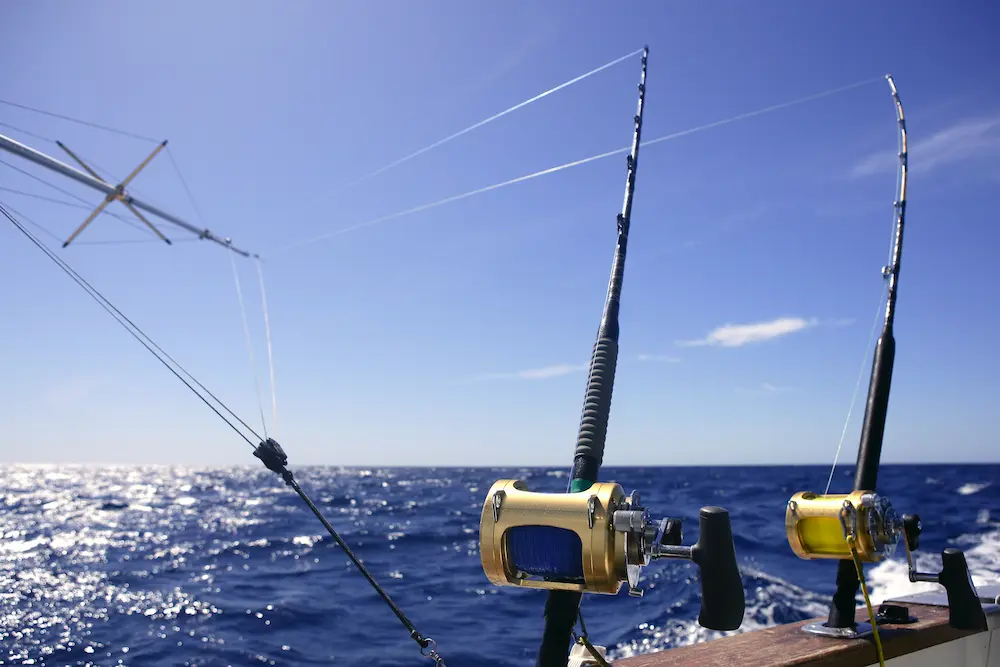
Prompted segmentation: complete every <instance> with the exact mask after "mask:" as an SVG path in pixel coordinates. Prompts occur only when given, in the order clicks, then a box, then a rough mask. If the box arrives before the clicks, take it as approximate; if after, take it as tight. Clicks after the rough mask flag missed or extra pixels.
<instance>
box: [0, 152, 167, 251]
mask: <svg viewBox="0 0 1000 667" xmlns="http://www.w3.org/2000/svg"><path fill="white" fill-rule="evenodd" d="M0 164H2V165H4V166H7V167H10V168H11V169H13V170H14V171H16V172H20V173H21V174H24V175H25V176H27V177H28V178H32V179H34V180H36V181H38V182H39V183H41V184H42V185H47V186H49V187H50V188H52V189H53V190H55V191H56V192H61V193H62V194H64V195H66V196H67V197H72V198H73V199H75V200H77V201H78V202H81V203H82V204H85V205H84V206H80V208H83V209H87V210H92V209H93V208H94V205H93V204H92V203H90V202H88V201H87V200H86V199H84V198H83V197H81V196H80V195H78V194H75V193H73V192H70V191H69V190H66V189H65V188H61V187H59V186H58V185H56V184H55V183H50V182H49V181H46V180H45V179H44V178H42V177H41V176H36V175H35V174H32V173H31V172H30V171H27V170H25V169H21V168H20V167H17V166H14V165H12V164H11V163H9V162H7V161H6V160H0ZM4 189H7V188H4ZM25 194H26V193H25ZM28 196H31V197H39V195H28ZM59 203H62V204H64V205H69V202H59ZM101 215H107V216H111V217H112V218H114V219H115V220H120V221H121V222H124V223H125V224H126V225H128V226H129V227H132V228H133V229H136V230H138V231H140V232H143V233H145V234H150V235H153V232H151V231H149V230H148V229H146V228H145V227H142V226H140V225H138V224H137V223H135V222H133V221H132V220H129V219H128V218H125V217H122V216H120V215H118V214H117V213H114V212H113V211H107V210H105V211H102V212H101Z"/></svg>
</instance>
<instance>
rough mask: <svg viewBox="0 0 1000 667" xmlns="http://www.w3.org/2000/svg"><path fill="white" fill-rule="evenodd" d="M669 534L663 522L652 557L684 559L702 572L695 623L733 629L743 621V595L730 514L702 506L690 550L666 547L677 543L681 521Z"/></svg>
mask: <svg viewBox="0 0 1000 667" xmlns="http://www.w3.org/2000/svg"><path fill="white" fill-rule="evenodd" d="M674 523H675V524H676V529H673V531H675V532H673V531H672V532H670V533H668V526H669V522H668V521H667V520H665V521H664V529H663V533H662V534H661V537H660V539H659V540H658V541H657V542H656V543H655V544H653V545H652V557H653V558H654V559H657V558H685V559H688V560H691V561H693V562H694V563H695V564H696V565H697V566H698V568H699V569H700V570H701V611H700V612H699V614H698V623H699V624H700V625H701V626H702V627H705V628H708V629H710V630H736V629H737V628H739V627H740V624H741V623H742V622H743V613H744V610H745V606H746V595H745V593H744V592H743V580H742V579H741V578H740V570H739V567H737V565H736V548H735V546H734V545H733V531H732V527H731V526H730V523H729V512H728V511H727V510H725V509H723V508H722V507H702V508H701V512H700V513H699V525H700V534H699V535H698V541H697V542H696V543H695V544H694V546H691V547H684V546H675V545H669V544H665V541H666V540H670V541H673V540H676V541H677V542H679V541H680V539H679V538H680V525H679V524H680V522H679V521H678V522H674Z"/></svg>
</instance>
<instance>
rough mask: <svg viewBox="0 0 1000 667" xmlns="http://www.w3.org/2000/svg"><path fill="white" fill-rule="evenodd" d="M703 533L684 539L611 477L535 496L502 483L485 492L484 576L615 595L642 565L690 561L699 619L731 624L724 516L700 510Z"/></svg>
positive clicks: (734, 598)
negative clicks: (698, 586) (695, 570)
mask: <svg viewBox="0 0 1000 667" xmlns="http://www.w3.org/2000/svg"><path fill="white" fill-rule="evenodd" d="M700 527H701V534H700V535H699V538H698V542H697V543H696V544H695V545H693V546H689V547H687V546H682V545H681V521H680V519H666V518H664V519H660V520H659V521H655V520H652V519H651V518H650V515H649V511H648V510H647V509H646V508H644V507H642V506H641V505H640V502H639V496H638V494H637V493H635V492H633V493H632V494H631V495H629V496H626V495H625V491H624V490H623V489H622V487H621V486H620V485H618V484H616V483H614V482H598V483H595V484H593V485H592V486H591V487H590V488H588V489H586V490H584V491H576V492H573V493H538V492H533V491H529V490H528V488H527V486H526V485H525V483H524V482H522V481H518V480H511V479H502V480H500V481H498V482H496V483H495V484H494V485H493V486H492V487H491V488H490V490H489V493H488V494H487V495H486V500H485V502H484V503H483V513H482V518H481V520H480V523H479V550H480V556H481V558H482V563H483V571H484V572H485V574H486V577H487V578H488V579H489V580H490V581H491V582H492V583H493V584H495V585H497V586H523V587H528V588H541V589H550V590H552V589H555V590H571V591H579V592H581V593H602V594H605V595H614V594H617V593H618V592H619V591H620V590H621V587H622V585H623V584H626V583H627V584H628V591H629V595H632V596H636V597H640V596H641V595H642V590H641V589H640V588H639V577H640V574H641V571H642V568H643V567H645V566H646V565H648V564H649V563H650V562H651V561H653V560H657V559H660V558H680V559H688V560H691V561H694V562H695V563H696V564H697V565H698V566H699V567H700V568H701V572H702V576H701V581H702V607H701V614H700V615H699V617H698V621H699V623H701V625H703V626H705V627H707V628H711V629H715V630H735V629H736V628H738V627H739V626H740V623H741V622H742V620H743V611H744V594H743V584H742V581H741V579H740V573H739V569H738V568H737V565H736V552H735V549H734V546H733V534H732V528H731V527H730V524H729V512H727V511H726V510H725V509H723V508H721V507H703V508H702V509H701V512H700Z"/></svg>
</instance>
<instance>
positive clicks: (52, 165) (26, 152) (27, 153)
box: [0, 134, 251, 257]
mask: <svg viewBox="0 0 1000 667" xmlns="http://www.w3.org/2000/svg"><path fill="white" fill-rule="evenodd" d="M56 143H57V144H58V145H59V147H60V148H62V149H63V150H64V151H66V153H67V154H68V155H69V156H70V157H71V158H72V159H73V160H74V161H76V162H77V163H78V164H79V165H80V166H81V167H83V169H84V170H86V173H84V172H82V171H80V170H78V169H75V168H73V167H71V166H69V165H68V164H65V163H63V162H60V161H59V160H57V159H55V158H53V157H50V156H48V155H46V154H45V153H42V152H40V151H37V150H35V149H34V148H31V147H29V146H25V145H24V144H22V143H21V142H19V141H15V140H14V139H11V138H10V137H7V136H4V135H2V134H0V149H2V150H5V151H7V152H9V153H12V154H14V155H16V156H18V157H22V158H24V159H26V160H30V161H31V162H34V163H35V164H37V165H41V166H42V167H45V168H46V169H49V170H51V171H54V172H56V173H57V174H61V175H62V176H65V177H67V178H71V179H73V180H74V181H76V182H77V183H81V184H83V185H86V186H87V187H89V188H92V189H94V190H97V191H98V192H101V193H103V194H104V201H103V202H101V204H100V205H98V207H97V208H96V209H94V212H93V213H91V214H90V216H88V217H87V219H86V220H84V222H83V224H81V225H80V226H79V227H78V228H77V229H76V231H74V232H73V234H72V235H70V237H69V238H68V239H67V240H66V242H65V243H63V247H64V248H65V247H66V246H68V245H69V244H70V243H71V242H72V241H73V240H74V239H75V238H76V237H77V236H79V234H80V232H82V231H83V230H84V228H86V227H87V225H89V224H90V223H91V222H93V220H94V219H95V218H96V217H97V216H98V215H99V214H100V213H101V211H103V210H104V209H105V207H107V205H108V204H110V203H111V202H114V201H120V202H121V203H122V204H123V205H124V206H125V207H126V208H128V209H129V210H130V211H131V212H132V213H133V214H134V215H135V216H136V217H137V218H139V220H140V221H141V222H143V223H144V224H145V225H146V226H148V227H149V228H150V229H152V230H153V232H154V233H155V234H156V235H157V236H158V237H160V239H162V240H163V241H165V242H166V243H168V244H169V243H170V241H169V239H167V237H166V236H164V235H163V234H162V233H161V232H160V230H158V229H157V228H156V227H155V226H154V225H153V224H152V223H151V222H150V221H149V220H147V219H146V218H145V217H144V216H143V215H142V214H141V213H140V212H139V210H142V211H145V212H147V213H150V214H152V215H154V216H156V217H158V218H160V219H162V220H165V221H166V222H169V223H171V224H173V225H176V226H178V227H180V228H182V229H184V230H187V231H189V232H191V233H192V234H196V235H197V236H198V238H202V239H208V240H209V241H214V242H215V243H218V244H219V245H221V246H223V247H225V248H227V249H229V250H232V251H233V252H235V253H237V254H239V255H242V256H244V257H250V256H251V254H250V253H249V252H247V251H246V250H240V249H239V248H236V247H235V246H233V245H232V243H231V242H230V241H229V240H228V239H223V238H220V237H218V236H216V235H215V234H213V233H212V232H211V231H209V230H207V229H202V228H199V227H196V226H195V225H192V224H191V223H189V222H186V221H184V220H182V219H181V218H178V217H177V216H175V215H172V214H170V213H167V212H166V211H163V210H161V209H159V208H157V207H155V206H153V205H152V204H147V203H146V202H144V201H142V200H139V199H136V198H135V197H133V196H132V195H130V194H129V193H128V192H126V190H125V186H127V185H128V184H129V183H130V182H131V181H132V180H133V179H134V178H135V177H136V176H138V175H139V173H140V172H141V171H142V170H143V169H145V168H146V166H147V165H148V164H149V163H150V162H151V161H152V159H153V158H154V157H156V155H157V154H158V153H159V152H160V151H161V150H163V148H164V147H165V146H166V145H167V142H166V141H163V142H162V143H160V144H159V145H158V146H157V147H156V148H155V149H154V150H153V152H152V153H150V154H149V156H148V157H147V158H146V159H145V160H143V161H142V162H141V163H140V164H139V166H138V167H136V168H135V169H133V170H132V173H130V174H129V175H128V176H127V177H126V178H125V179H124V180H123V181H122V182H121V183H119V184H118V185H111V184H110V183H108V182H107V181H105V180H104V179H102V178H101V177H100V176H98V175H97V173H96V172H95V171H94V170H93V169H91V168H90V167H88V166H87V165H86V164H84V162H83V161H82V160H81V159H80V158H79V157H77V156H76V155H75V154H74V153H73V152H72V151H71V150H70V149H68V148H67V147H66V146H65V145H64V144H63V143H62V142H56Z"/></svg>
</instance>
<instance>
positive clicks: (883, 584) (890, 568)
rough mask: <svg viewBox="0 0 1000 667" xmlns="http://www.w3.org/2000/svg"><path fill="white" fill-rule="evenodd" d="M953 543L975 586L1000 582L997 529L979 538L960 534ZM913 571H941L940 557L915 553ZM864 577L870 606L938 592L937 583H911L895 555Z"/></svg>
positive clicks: (999, 547) (901, 561) (999, 549)
mask: <svg viewBox="0 0 1000 667" xmlns="http://www.w3.org/2000/svg"><path fill="white" fill-rule="evenodd" d="M956 542H958V546H959V547H960V548H961V549H962V550H963V551H964V552H965V560H966V562H967V563H968V564H969V572H970V573H971V574H972V582H973V583H974V584H975V585H976V586H983V585H985V584H995V583H998V582H1000V529H996V530H991V531H989V532H986V533H981V534H979V535H964V536H962V537H960V538H958V539H957V540H956ZM898 553H899V552H897V554H898ZM917 569H918V570H920V571H921V572H939V571H940V570H941V554H940V553H918V554H917ZM865 578H866V580H867V582H868V589H869V594H870V595H871V599H872V604H879V603H880V602H882V601H883V600H886V599H889V598H894V597H899V596H901V595H912V594H914V593H923V592H925V591H939V590H942V589H941V586H940V585H938V584H934V583H928V582H916V583H913V582H911V581H910V578H909V574H908V569H907V565H906V561H905V560H900V559H899V557H898V555H897V557H896V558H893V559H892V560H888V561H885V562H882V563H880V564H878V565H876V566H875V567H873V568H871V569H870V570H869V571H868V572H866V573H865Z"/></svg>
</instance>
